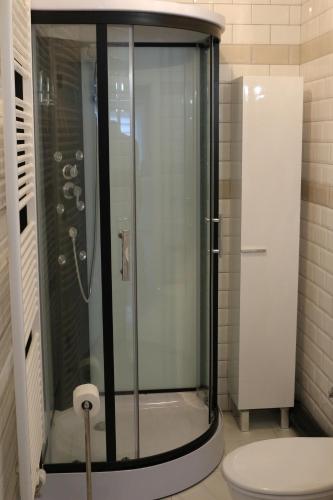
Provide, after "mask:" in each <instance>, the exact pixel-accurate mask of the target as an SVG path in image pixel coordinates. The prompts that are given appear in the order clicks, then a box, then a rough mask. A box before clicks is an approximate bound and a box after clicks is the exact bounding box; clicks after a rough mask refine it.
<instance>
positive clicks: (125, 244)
mask: <svg viewBox="0 0 333 500" xmlns="http://www.w3.org/2000/svg"><path fill="white" fill-rule="evenodd" d="M118 236H119V238H120V239H121V264H122V268H121V270H120V272H121V275H122V281H129V279H130V259H129V244H130V238H129V231H128V230H123V231H120V233H119V234H118Z"/></svg>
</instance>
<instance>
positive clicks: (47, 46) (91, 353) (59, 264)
mask: <svg viewBox="0 0 333 500" xmlns="http://www.w3.org/2000/svg"><path fill="white" fill-rule="evenodd" d="M34 73H35V78H34V92H35V107H36V109H35V116H36V160H37V161H36V163H37V187H38V189H37V194H38V230H39V255H40V287H41V311H42V332H43V351H44V374H45V401H46V420H47V428H48V430H49V433H48V445H47V449H46V457H45V462H46V463H64V462H76V461H80V462H82V461H84V423H83V419H81V418H79V417H77V416H76V414H75V413H74V411H73V407H72V393H73V389H74V388H75V387H76V386H77V385H79V384H82V383H87V382H91V383H93V384H95V385H97V387H98V389H99V391H100V393H101V395H102V394H104V375H103V374H104V369H103V367H104V360H103V336H102V310H101V308H102V305H101V304H102V302H101V293H102V292H101V262H100V244H99V242H100V232H99V208H98V207H99V193H98V151H97V148H98V141H97V99H96V93H97V81H96V78H97V77H96V29H95V26H89V25H87V26H78V25H76V26H70V25H66V26H62V25H41V26H37V27H35V30H34ZM101 400H102V405H101V411H100V413H99V415H97V417H94V418H93V421H92V429H93V430H92V456H93V460H94V461H105V459H106V450H105V448H106V446H105V431H104V427H105V425H104V423H105V417H104V398H103V396H101Z"/></svg>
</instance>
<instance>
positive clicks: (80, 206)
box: [76, 200, 86, 212]
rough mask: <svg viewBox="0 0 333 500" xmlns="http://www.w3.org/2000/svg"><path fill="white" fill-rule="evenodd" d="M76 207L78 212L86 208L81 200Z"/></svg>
mask: <svg viewBox="0 0 333 500" xmlns="http://www.w3.org/2000/svg"><path fill="white" fill-rule="evenodd" d="M76 207H77V209H78V211H79V212H82V211H83V210H84V209H85V208H86V206H85V204H84V201H82V200H79V201H78V202H77V204H76Z"/></svg>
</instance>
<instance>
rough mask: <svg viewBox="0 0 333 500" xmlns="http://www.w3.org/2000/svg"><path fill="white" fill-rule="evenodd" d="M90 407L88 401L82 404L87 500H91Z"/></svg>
mask: <svg viewBox="0 0 333 500" xmlns="http://www.w3.org/2000/svg"><path fill="white" fill-rule="evenodd" d="M91 408H92V405H91V403H90V401H84V402H83V403H82V409H83V412H84V413H83V414H84V431H85V452H86V485H87V500H92V498H93V497H92V480H91V438H90V410H91Z"/></svg>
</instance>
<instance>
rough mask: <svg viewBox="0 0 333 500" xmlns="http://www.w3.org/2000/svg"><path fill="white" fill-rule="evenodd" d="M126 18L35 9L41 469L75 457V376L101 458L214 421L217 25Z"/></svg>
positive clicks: (142, 457) (167, 451)
mask: <svg viewBox="0 0 333 500" xmlns="http://www.w3.org/2000/svg"><path fill="white" fill-rule="evenodd" d="M132 17H133V16H132ZM125 19H126V16H125V15H123V16H122V17H121V16H118V18H117V16H113V17H112V16H110V18H109V19H108V18H107V16H106V17H104V18H103V19H99V20H98V21H97V20H96V21H94V17H93V16H92V17H91V16H90V18H89V15H86V16H85V17H84V19H83V17H82V15H81V16H80V15H79V14H77V15H76V17H75V14H74V13H72V14H71V15H70V16H67V17H66V16H65V15H64V13H62V14H61V13H59V15H57V13H55V12H52V13H49V14H48V13H47V12H34V13H33V23H34V25H33V46H34V76H35V83H34V94H35V116H36V152H37V155H36V157H37V171H38V185H37V188H38V189H37V191H38V221H39V224H38V225H39V258H40V275H41V283H40V287H41V305H42V308H41V309H42V330H43V355H44V385H45V400H46V421H47V429H48V432H47V442H46V443H45V456H44V463H45V466H46V468H47V470H49V471H59V470H61V471H80V470H84V468H83V465H84V464H83V462H84V439H83V436H84V425H83V421H80V420H79V419H78V417H77V416H76V415H75V413H74V410H73V405H72V392H73V389H74V388H75V387H76V386H77V385H79V384H82V383H87V382H91V383H93V384H95V385H96V386H97V387H98V389H99V392H100V396H101V401H102V404H101V411H100V414H99V415H98V416H97V417H94V419H93V421H92V454H93V460H94V468H95V470H108V469H117V468H119V469H121V468H123V469H124V468H131V467H134V466H135V467H138V466H140V464H142V465H147V464H152V463H161V462H163V461H166V460H169V459H170V458H176V457H177V456H182V455H184V454H186V453H187V452H188V451H191V450H195V449H196V448H198V447H199V446H201V445H202V444H203V443H205V442H206V441H207V440H209V439H210V438H211V437H212V435H213V434H214V431H215V429H216V427H217V423H218V409H217V401H216V400H217V396H216V392H217V388H216V379H217V317H216V314H217V264H218V251H219V241H218V239H219V238H218V232H219V231H218V226H219V224H218V222H219V215H218V200H217V188H218V186H217V179H218V176H217V170H218V168H217V165H218V152H217V143H218V134H217V133H216V132H217V128H216V127H217V120H218V116H217V115H218V113H217V105H216V103H217V102H218V95H217V94H218V43H219V40H218V38H217V35H216V33H214V30H212V32H211V33H210V29H208V28H207V26H206V24H205V23H202V31H200V29H199V24H200V23H198V22H197V23H194V24H193V25H188V27H187V28H186V29H185V27H184V26H177V25H176V24H175V25H173V26H172V27H166V26H162V25H161V24H162V23H158V22H156V19H155V21H154V20H153V21H152V22H151V23H146V24H145V23H144V21H142V22H139V21H138V22H137V21H135V19H131V18H130V19H128V21H127V23H126V22H125ZM109 20H110V22H109ZM108 22H109V23H108ZM154 22H156V24H157V26H156V25H153V24H154ZM148 24H150V25H148ZM215 28H216V27H215Z"/></svg>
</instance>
